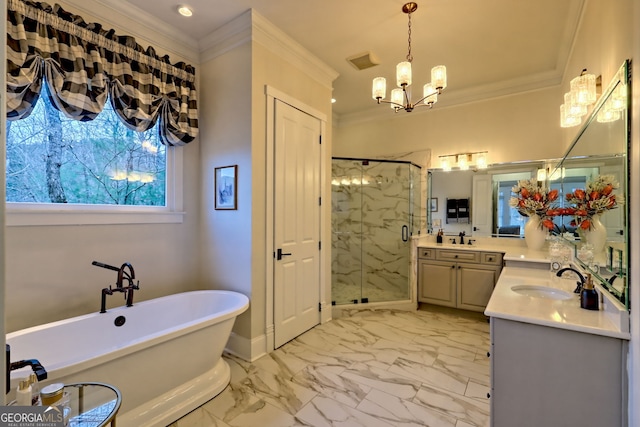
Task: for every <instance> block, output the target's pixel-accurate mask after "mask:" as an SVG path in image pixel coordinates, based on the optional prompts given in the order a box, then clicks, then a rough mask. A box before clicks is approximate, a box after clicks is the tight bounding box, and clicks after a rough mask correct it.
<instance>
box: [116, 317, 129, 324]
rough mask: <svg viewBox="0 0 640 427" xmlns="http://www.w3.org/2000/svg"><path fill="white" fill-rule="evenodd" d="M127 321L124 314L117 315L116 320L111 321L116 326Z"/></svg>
mask: <svg viewBox="0 0 640 427" xmlns="http://www.w3.org/2000/svg"><path fill="white" fill-rule="evenodd" d="M126 321H127V318H126V317H124V316H118V317H116V320H114V321H113V324H114V325H116V326H122V325H124V322H126Z"/></svg>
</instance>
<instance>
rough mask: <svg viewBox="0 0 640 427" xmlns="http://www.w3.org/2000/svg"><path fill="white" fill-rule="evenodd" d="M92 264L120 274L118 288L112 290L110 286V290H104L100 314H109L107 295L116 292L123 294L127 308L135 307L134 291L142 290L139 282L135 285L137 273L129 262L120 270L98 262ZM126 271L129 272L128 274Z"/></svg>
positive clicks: (117, 282) (117, 281)
mask: <svg viewBox="0 0 640 427" xmlns="http://www.w3.org/2000/svg"><path fill="white" fill-rule="evenodd" d="M91 264H92V265H95V266H98V267H102V268H106V269H108V270H114V271H117V272H118V278H117V280H116V287H115V288H112V287H111V286H109V287H108V288H103V289H102V292H101V299H100V313H106V312H107V308H106V303H107V295H113V293H114V292H123V293H124V297H125V300H126V302H127V307H131V306H132V305H133V291H134V290H138V289H140V287H139V284H140V282H139V281H138V282H137V283H136V284H134V283H133V280H134V279H135V278H136V273H135V271H134V270H133V266H132V265H131V264H130V263H128V262H125V263H124V264H122V265H121V266H120V268H118V267H114V266H112V265H108V264H104V263H101V262H98V261H93V262H92V263H91ZM126 270H129V272H128V273H127V271H126ZM125 280H126V281H127V286H124V285H123V282H124V281H125Z"/></svg>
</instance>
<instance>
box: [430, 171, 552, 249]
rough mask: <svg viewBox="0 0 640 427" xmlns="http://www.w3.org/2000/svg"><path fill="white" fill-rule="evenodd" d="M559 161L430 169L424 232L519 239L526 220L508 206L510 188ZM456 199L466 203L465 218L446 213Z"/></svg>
mask: <svg viewBox="0 0 640 427" xmlns="http://www.w3.org/2000/svg"><path fill="white" fill-rule="evenodd" d="M559 160H560V159H546V160H531V161H520V162H513V163H500V164H492V165H489V166H488V167H487V168H486V169H478V170H466V171H461V170H452V171H448V172H446V171H443V170H441V169H430V170H429V172H428V184H429V186H428V192H429V200H430V201H431V203H430V204H429V206H427V225H428V232H432V231H433V230H434V229H435V230H439V229H443V230H444V231H445V233H446V234H447V235H458V234H459V233H460V232H462V231H464V232H465V234H466V235H467V236H474V237H488V236H493V237H496V236H499V237H512V238H513V237H515V238H521V237H523V236H524V224H525V222H526V220H527V217H523V216H521V215H520V214H519V213H518V211H517V210H516V209H514V208H511V207H510V206H509V200H510V198H511V189H512V187H513V186H514V185H516V184H517V182H518V181H519V180H523V179H531V178H533V177H537V176H538V174H539V173H540V171H546V170H548V169H549V168H550V167H552V166H554V165H556V164H557V163H558V162H559ZM543 180H544V178H543ZM460 199H468V200H469V205H470V207H471V213H470V217H469V218H464V217H463V218H457V217H455V215H454V212H450V208H451V207H452V206H450V205H452V204H453V202H452V200H454V201H455V200H460ZM429 226H430V227H429Z"/></svg>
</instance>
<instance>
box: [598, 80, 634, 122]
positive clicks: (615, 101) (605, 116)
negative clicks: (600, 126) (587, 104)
mask: <svg viewBox="0 0 640 427" xmlns="http://www.w3.org/2000/svg"><path fill="white" fill-rule="evenodd" d="M626 106H627V86H626V85H622V84H621V85H618V86H617V87H616V88H615V89H614V90H613V92H612V93H611V96H610V97H609V99H607V100H606V101H605V103H604V105H603V106H602V108H601V109H600V111H599V112H598V115H597V116H596V120H597V121H598V122H600V123H608V122H615V121H616V120H620V119H621V118H622V111H624V109H625V108H626Z"/></svg>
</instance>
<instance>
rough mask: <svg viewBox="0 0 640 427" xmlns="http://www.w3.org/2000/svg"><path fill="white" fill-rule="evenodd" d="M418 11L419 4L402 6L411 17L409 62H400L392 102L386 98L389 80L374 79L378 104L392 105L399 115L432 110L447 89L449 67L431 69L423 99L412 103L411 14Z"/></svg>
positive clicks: (373, 88)
mask: <svg viewBox="0 0 640 427" xmlns="http://www.w3.org/2000/svg"><path fill="white" fill-rule="evenodd" d="M417 9H418V4H417V3H413V2H411V3H407V4H405V5H404V6H402V11H403V12H404V13H406V14H407V16H408V17H409V25H408V28H409V30H408V33H409V50H408V52H407V60H406V61H403V62H400V63H399V64H398V65H397V66H396V82H397V84H398V88H396V89H393V90H392V91H391V100H390V101H387V100H385V99H384V98H385V97H386V96H387V80H386V79H385V78H384V77H376V78H375V79H373V87H372V95H373V99H375V100H376V101H377V102H378V104H381V103H383V102H384V103H387V104H391V108H392V109H393V110H395V112H396V113H397V112H398V111H399V110H405V111H406V112H411V111H413V109H414V108H417V107H422V106H427V107H429V108H431V107H432V106H433V104H435V103H436V102H437V101H438V95H440V94H441V93H442V90H443V89H444V88H446V87H447V67H445V66H444V65H438V66H436V67H433V68H432V69H431V82H430V83H427V84H425V85H424V87H423V90H422V98H420V99H419V100H417V101H416V102H415V103H414V102H412V101H411V92H410V89H409V86H411V62H412V61H413V56H412V55H411V14H412V13H413V12H415V11H416V10H417Z"/></svg>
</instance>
